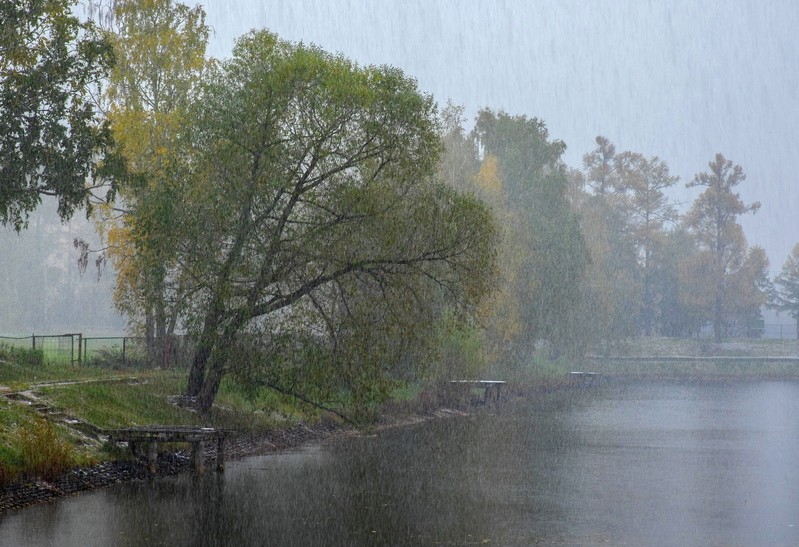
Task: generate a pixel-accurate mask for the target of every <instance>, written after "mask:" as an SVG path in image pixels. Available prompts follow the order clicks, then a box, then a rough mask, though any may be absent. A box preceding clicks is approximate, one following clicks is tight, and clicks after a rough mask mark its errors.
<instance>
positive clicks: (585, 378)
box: [569, 371, 602, 386]
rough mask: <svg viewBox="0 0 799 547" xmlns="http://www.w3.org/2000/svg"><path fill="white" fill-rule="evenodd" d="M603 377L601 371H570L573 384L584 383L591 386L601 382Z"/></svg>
mask: <svg viewBox="0 0 799 547" xmlns="http://www.w3.org/2000/svg"><path fill="white" fill-rule="evenodd" d="M601 377H602V375H601V374H600V373H599V372H582V371H575V372H570V373H569V380H570V381H571V383H572V384H582V385H584V386H590V385H594V384H596V383H599V380H600V379H601Z"/></svg>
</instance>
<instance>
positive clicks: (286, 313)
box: [174, 31, 495, 409]
mask: <svg viewBox="0 0 799 547" xmlns="http://www.w3.org/2000/svg"><path fill="white" fill-rule="evenodd" d="M435 114H436V109H435V104H434V102H433V100H432V98H430V97H428V96H425V95H422V94H421V93H419V91H418V90H417V86H416V82H415V81H414V80H412V79H410V78H408V77H406V76H405V75H404V74H402V73H401V72H400V71H399V70H397V69H394V68H390V67H365V68H361V67H358V66H356V65H355V64H354V63H352V62H351V61H349V60H347V59H345V58H343V57H341V56H336V55H331V54H328V53H326V52H324V51H322V50H320V49H318V48H316V47H308V46H304V45H302V44H290V43H287V42H283V41H281V40H279V39H278V38H277V37H276V36H274V35H273V34H270V33H268V32H265V31H262V32H253V33H250V34H248V35H246V36H244V37H243V38H242V39H240V40H239V41H238V43H237V45H236V48H235V50H234V56H233V59H231V60H230V61H227V62H225V63H222V64H220V65H219V66H218V67H215V68H214V69H212V70H211V71H210V72H209V78H208V83H207V85H206V86H205V87H204V90H203V100H202V101H201V102H198V103H197V104H196V105H195V109H194V110H193V113H192V119H193V120H195V121H196V126H195V131H193V133H192V135H193V137H194V141H193V142H192V146H191V150H192V151H193V153H194V155H193V157H192V158H191V161H190V164H191V166H192V170H191V172H190V173H189V174H188V176H187V177H186V178H185V180H186V181H187V184H186V186H185V188H184V193H183V194H182V196H183V200H184V201H183V203H184V205H183V207H182V208H181V209H182V211H183V212H185V213H186V214H185V216H181V217H180V218H179V219H178V220H177V223H178V225H179V227H180V230H179V232H178V235H179V238H180V239H179V240H178V244H177V245H176V248H177V249H179V250H180V256H179V259H178V260H177V261H176V262H177V265H179V266H178V270H179V271H176V272H175V274H174V275H175V276H177V277H182V278H186V279H190V280H191V283H192V296H191V299H190V301H189V302H188V306H187V310H186V311H187V313H186V316H185V317H186V320H187V322H188V324H189V325H190V327H191V328H192V329H193V330H194V331H195V332H196V333H197V335H198V339H199V346H198V350H197V355H196V358H195V361H194V366H193V368H192V371H191V373H190V381H189V386H188V390H187V391H188V393H189V394H192V395H199V396H200V399H199V406H200V407H201V408H205V409H207V408H209V407H210V405H211V403H212V401H213V399H214V396H215V394H216V390H217V389H218V386H219V382H220V379H221V377H222V375H223V374H224V371H225V369H226V368H227V367H228V366H229V363H230V362H231V361H230V358H229V352H230V350H231V348H232V347H234V346H235V345H236V344H238V343H240V342H241V338H242V337H246V336H250V335H258V336H262V337H263V339H265V340H269V339H270V338H271V337H274V336H276V337H277V338H278V339H281V338H282V337H281V335H282V333H286V332H290V333H292V338H294V339H296V344H297V346H298V349H297V351H298V352H300V353H302V354H303V355H305V356H306V357H307V364H306V368H307V370H306V373H307V377H309V378H314V379H317V380H319V382H320V386H319V389H320V390H322V391H324V392H332V391H334V390H332V389H331V386H332V385H333V384H332V383H331V382H329V381H327V380H325V379H323V378H322V377H323V376H324V375H325V374H328V375H330V373H329V372H327V371H328V370H330V371H336V374H337V375H338V376H339V380H338V382H339V383H340V384H343V385H344V386H345V388H346V390H347V392H348V394H349V395H348V396H349V397H353V398H355V399H356V400H361V399H362V400H363V401H364V404H367V403H368V402H369V401H372V400H374V399H375V398H379V397H382V396H383V394H384V393H385V392H386V388H385V387H383V382H382V381H381V380H380V378H381V376H382V375H383V374H388V376H389V378H390V377H393V376H395V374H396V367H397V366H398V365H401V364H402V363H403V362H405V361H404V360H403V359H404V357H403V359H400V358H399V356H401V355H402V356H404V355H406V354H407V351H406V352H404V353H403V349H405V350H407V349H408V347H409V344H408V343H407V341H408V340H422V339H423V335H424V333H425V331H424V329H425V327H426V326H428V325H430V324H431V321H432V320H433V318H434V317H435V316H436V314H438V313H440V312H441V311H442V310H443V309H444V307H445V305H455V306H461V307H463V308H468V307H469V306H473V305H474V303H475V302H476V301H477V300H478V299H479V297H480V296H481V295H482V294H484V293H485V292H486V291H487V289H488V287H489V286H490V282H491V272H492V268H493V250H492V247H493V243H494V234H495V231H494V229H493V222H492V219H491V215H490V213H489V212H488V211H487V210H486V209H485V207H483V206H482V205H481V204H480V203H479V202H477V201H476V200H475V199H473V198H470V197H467V196H463V195H460V194H458V193H456V192H454V191H453V190H451V189H450V188H447V187H444V186H443V185H441V184H438V183H436V182H434V181H433V179H432V175H433V170H434V167H435V164H436V163H435V162H436V159H437V157H438V153H439V150H440V141H439V138H438V125H437V119H436V115H435ZM378 333H379V334H378ZM282 344H283V342H282V341H281V342H278V345H282ZM422 346H424V344H422ZM267 349H268V348H267ZM289 369H290V370H294V369H293V368H291V367H289ZM392 369H395V370H392ZM307 384H310V382H308V383H307ZM319 395H321V393H320V394H319Z"/></svg>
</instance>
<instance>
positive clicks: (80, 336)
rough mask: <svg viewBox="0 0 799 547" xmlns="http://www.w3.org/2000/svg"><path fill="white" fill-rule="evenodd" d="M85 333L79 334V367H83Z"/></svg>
mask: <svg viewBox="0 0 799 547" xmlns="http://www.w3.org/2000/svg"><path fill="white" fill-rule="evenodd" d="M82 350H83V333H82V332H79V333H78V365H79V366H80V365H83V359H82V357H83V351H82Z"/></svg>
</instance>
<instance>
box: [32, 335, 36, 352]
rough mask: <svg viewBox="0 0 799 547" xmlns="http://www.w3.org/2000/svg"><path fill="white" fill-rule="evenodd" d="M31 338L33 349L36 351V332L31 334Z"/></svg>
mask: <svg viewBox="0 0 799 547" xmlns="http://www.w3.org/2000/svg"><path fill="white" fill-rule="evenodd" d="M31 340H33V351H36V333H33V334H31Z"/></svg>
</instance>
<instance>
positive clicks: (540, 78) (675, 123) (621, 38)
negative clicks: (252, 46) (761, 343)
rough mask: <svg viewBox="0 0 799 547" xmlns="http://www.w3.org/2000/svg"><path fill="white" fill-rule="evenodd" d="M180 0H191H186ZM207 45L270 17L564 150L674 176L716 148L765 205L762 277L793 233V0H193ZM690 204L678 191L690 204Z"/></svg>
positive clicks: (685, 177)
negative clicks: (649, 159)
mask: <svg viewBox="0 0 799 547" xmlns="http://www.w3.org/2000/svg"><path fill="white" fill-rule="evenodd" d="M188 3H192V2H188ZM200 3H201V4H203V6H204V7H205V9H206V11H207V14H208V23H209V24H210V25H211V26H212V27H213V29H214V34H213V36H212V38H211V44H210V48H209V53H210V54H211V55H213V56H216V57H228V56H229V55H230V50H231V48H232V45H233V41H234V39H235V38H236V37H238V36H240V35H241V34H243V33H245V32H247V31H248V30H250V29H252V28H269V29H270V30H272V31H274V32H276V33H277V34H278V35H280V36H281V37H282V38H285V39H289V40H292V41H303V42H306V43H307V42H312V43H315V44H317V45H319V46H321V47H323V48H324V49H326V50H328V51H333V52H340V53H343V54H344V55H346V56H347V57H349V58H351V59H354V60H355V61H357V62H359V63H360V64H389V65H393V66H396V67H399V68H401V69H403V70H404V71H405V72H406V73H407V74H409V75H411V76H413V77H415V78H417V80H418V81H419V85H420V88H421V89H422V90H423V91H425V92H428V93H432V94H433V96H434V97H435V98H436V100H437V101H438V102H439V104H440V105H444V104H445V103H446V101H447V99H452V100H453V101H454V102H455V103H458V104H462V105H464V106H465V107H466V109H467V115H468V116H469V118H470V119H469V122H470V123H471V120H472V119H473V117H474V114H475V113H476V111H477V110H478V109H479V108H481V107H485V106H488V107H491V108H493V109H504V110H506V111H507V112H508V113H510V114H524V115H527V116H530V117H532V116H535V117H538V118H540V119H543V120H544V121H545V122H546V123H547V126H548V127H549V130H550V136H551V137H552V138H557V139H561V140H563V141H565V143H566V144H567V146H568V149H567V152H566V154H565V160H566V162H567V163H568V164H569V165H571V166H572V167H580V164H581V158H582V155H583V154H584V153H586V152H588V151H589V150H591V149H592V148H593V146H594V137H595V136H596V135H600V134H601V135H604V136H606V137H608V138H609V139H610V140H611V141H613V142H614V143H615V144H616V149H617V151H622V150H632V151H635V152H641V153H643V154H645V155H647V156H653V155H657V156H659V157H660V158H662V159H664V160H665V161H666V162H668V164H669V166H670V167H671V170H672V173H673V174H675V175H678V176H679V177H680V179H681V181H680V183H679V187H680V189H679V190H677V191H676V192H675V193H674V196H675V198H676V199H679V200H680V201H683V202H689V201H690V200H691V199H693V198H694V197H695V196H696V195H697V193H698V192H697V191H696V190H686V189H684V186H685V183H686V182H688V181H690V180H692V179H693V177H694V175H695V174H696V173H698V172H700V171H706V170H707V169H708V167H707V164H708V162H709V161H710V160H711V159H713V157H714V155H715V153H716V152H721V153H722V154H724V155H725V157H727V158H728V159H731V160H733V161H734V162H735V163H738V164H740V165H741V166H742V167H743V169H744V172H745V173H746V175H747V180H746V181H745V182H744V183H743V184H742V185H741V186H740V187H739V189H740V192H741V194H742V197H743V199H744V200H745V201H746V202H747V203H749V202H752V201H755V200H757V201H760V202H761V203H762V208H761V210H760V211H759V212H758V213H757V215H756V216H754V217H749V218H746V219H744V220H743V222H742V224H743V225H744V229H745V231H746V234H747V237H748V239H749V242H750V244H758V245H761V246H763V247H765V249H766V251H767V253H768V255H769V258H770V260H771V271H772V274H774V273H777V272H778V271H779V269H780V268H781V266H782V264H783V262H784V261H785V258H786V257H787V255H788V253H789V252H790V249H791V247H792V246H793V244H794V243H795V242H797V241H799V217H798V216H797V214H796V212H797V210H798V209H799V185H797V180H796V179H797V175H796V174H795V167H794V161H793V160H794V156H795V151H796V148H797V138H796V128H797V127H799V111H798V110H797V95H799V91H797V90H799V70H798V68H799V63H798V61H799V47H797V46H799V43H797V39H796V38H794V36H795V32H796V29H797V28H799V2H792V1H790V0H785V1H771V0H770V1H769V2H762V3H761V2H756V1H730V2H721V1H716V2H709V1H702V2H696V1H674V2H655V1H649V2H647V1H642V0H614V1H594V2H585V1H582V0H547V1H512V0H505V1H502V0H490V1H489V0H484V1H477V0H371V1H368V0H361V1H358V0H268V1H267V0H260V1H255V0H204V1H202V2H200ZM686 207H687V203H686Z"/></svg>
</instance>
